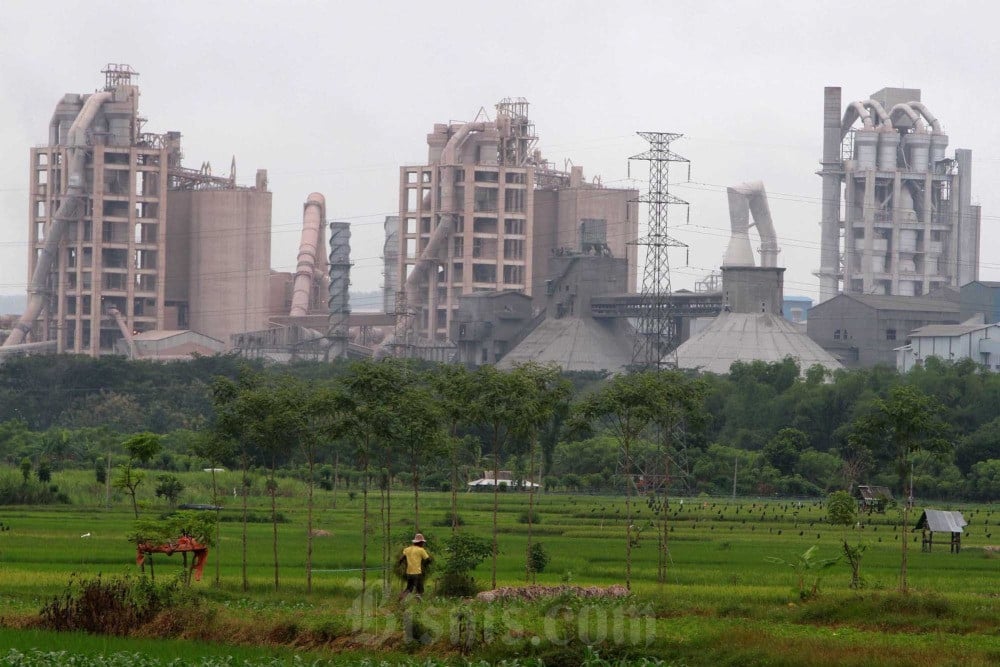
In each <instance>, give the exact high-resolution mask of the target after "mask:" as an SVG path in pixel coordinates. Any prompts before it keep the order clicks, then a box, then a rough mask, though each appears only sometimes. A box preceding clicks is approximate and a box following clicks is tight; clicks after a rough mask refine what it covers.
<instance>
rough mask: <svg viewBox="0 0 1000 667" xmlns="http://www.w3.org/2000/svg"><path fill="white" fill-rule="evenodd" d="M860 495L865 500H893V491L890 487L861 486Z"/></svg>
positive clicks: (859, 487) (859, 486)
mask: <svg viewBox="0 0 1000 667" xmlns="http://www.w3.org/2000/svg"><path fill="white" fill-rule="evenodd" d="M858 493H860V494H861V497H862V498H864V499H865V500H880V499H885V500H892V491H890V490H889V487H888V486H872V485H870V484H859V485H858Z"/></svg>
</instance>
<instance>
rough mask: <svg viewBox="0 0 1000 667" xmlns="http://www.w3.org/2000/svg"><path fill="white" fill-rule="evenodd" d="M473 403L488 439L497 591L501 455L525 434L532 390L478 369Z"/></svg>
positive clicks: (514, 377) (513, 378) (519, 379)
mask: <svg viewBox="0 0 1000 667" xmlns="http://www.w3.org/2000/svg"><path fill="white" fill-rule="evenodd" d="M474 377H475V380H474V383H473V386H474V390H473V391H474V393H473V401H472V403H471V405H470V406H469V414H470V417H471V419H472V421H473V423H475V424H478V425H479V426H480V427H482V428H483V429H484V430H485V431H486V433H487V437H488V438H489V443H490V453H491V456H492V461H493V544H492V547H493V564H492V578H491V581H492V586H493V588H496V587H497V555H498V554H499V548H498V543H497V535H498V532H499V531H498V525H497V513H498V508H499V505H500V498H499V495H498V494H499V492H500V479H499V478H500V461H501V460H502V454H503V452H504V451H505V450H506V449H507V448H508V446H509V445H510V443H511V441H512V440H513V439H514V438H515V437H516V435H517V434H518V433H523V432H524V431H525V419H526V414H525V401H524V398H523V397H524V396H526V395H530V394H531V392H532V391H533V388H532V387H531V386H530V384H529V382H528V378H527V376H526V375H525V374H523V373H522V374H515V373H505V372H503V371H498V370H497V369H496V368H494V367H493V366H488V365H487V366H480V367H479V368H477V369H476V371H475V373H474Z"/></svg>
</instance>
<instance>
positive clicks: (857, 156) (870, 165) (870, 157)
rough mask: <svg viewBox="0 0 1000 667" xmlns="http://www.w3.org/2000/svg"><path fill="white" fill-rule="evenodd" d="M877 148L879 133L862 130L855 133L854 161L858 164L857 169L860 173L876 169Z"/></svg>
mask: <svg viewBox="0 0 1000 667" xmlns="http://www.w3.org/2000/svg"><path fill="white" fill-rule="evenodd" d="M877 148H878V132H877V131H875V130H867V129H862V130H858V131H857V132H855V133H854V160H855V162H857V169H858V170H859V171H865V170H868V169H874V168H875V154H876V150H877Z"/></svg>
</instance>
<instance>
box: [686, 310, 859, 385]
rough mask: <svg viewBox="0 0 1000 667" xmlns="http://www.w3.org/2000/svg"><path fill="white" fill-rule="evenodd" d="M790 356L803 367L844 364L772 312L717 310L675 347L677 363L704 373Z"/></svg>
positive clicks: (836, 366)
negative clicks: (737, 362)
mask: <svg viewBox="0 0 1000 667" xmlns="http://www.w3.org/2000/svg"><path fill="white" fill-rule="evenodd" d="M785 357H792V358H793V359H795V361H797V362H798V364H799V368H801V369H802V371H805V370H806V369H808V368H809V367H810V366H813V365H815V364H819V365H821V366H823V367H824V368H826V369H828V370H831V371H834V370H837V369H838V368H843V366H842V365H841V364H840V362H839V361H838V360H837V359H836V357H834V356H833V355H832V354H830V353H829V352H827V351H826V350H824V349H823V348H822V347H820V346H819V345H818V344H817V343H816V342H814V341H813V340H812V339H811V338H809V336H807V335H806V334H805V333H803V332H802V331H800V330H799V329H798V328H796V326H795V325H794V324H792V323H791V322H789V321H788V320H786V319H785V318H784V317H782V316H780V315H775V314H773V313H726V312H724V313H720V314H719V315H718V317H716V318H715V319H714V320H712V323H711V324H710V325H709V326H708V327H706V328H705V329H703V330H702V331H700V332H699V333H697V334H695V335H693V336H691V338H689V339H688V340H686V341H684V343H682V344H681V345H680V347H678V348H677V364H678V366H679V367H680V368H690V369H695V370H700V371H703V372H706V373H718V374H724V373H728V372H729V367H730V366H731V365H732V364H733V362H734V361H744V362H750V361H765V362H775V361H782V360H784V359H785Z"/></svg>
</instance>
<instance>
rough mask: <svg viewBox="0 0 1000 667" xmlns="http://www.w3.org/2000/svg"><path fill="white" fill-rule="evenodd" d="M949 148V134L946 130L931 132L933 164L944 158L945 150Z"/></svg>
mask: <svg viewBox="0 0 1000 667" xmlns="http://www.w3.org/2000/svg"><path fill="white" fill-rule="evenodd" d="M946 148H948V135H947V134H945V133H944V132H934V133H933V134H931V155H930V160H931V166H933V165H935V164H937V163H938V162H940V161H941V160H943V159H944V151H945V149H946Z"/></svg>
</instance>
